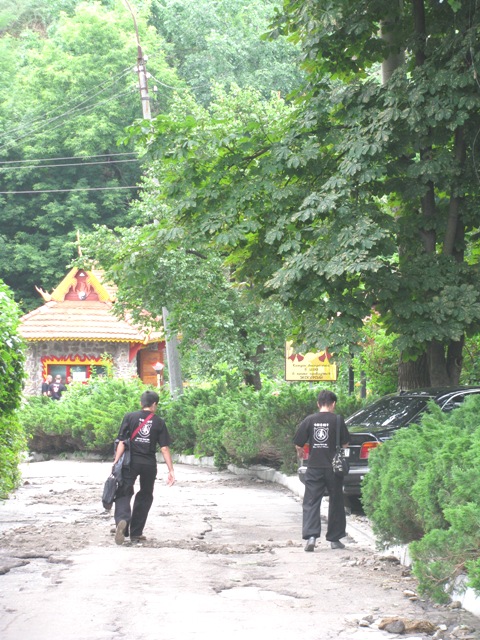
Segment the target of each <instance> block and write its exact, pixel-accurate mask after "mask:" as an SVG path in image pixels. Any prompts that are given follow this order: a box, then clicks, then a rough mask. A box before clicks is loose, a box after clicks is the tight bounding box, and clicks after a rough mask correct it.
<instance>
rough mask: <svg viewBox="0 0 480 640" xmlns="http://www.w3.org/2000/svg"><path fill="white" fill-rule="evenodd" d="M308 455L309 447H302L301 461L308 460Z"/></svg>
mask: <svg viewBox="0 0 480 640" xmlns="http://www.w3.org/2000/svg"><path fill="white" fill-rule="evenodd" d="M309 455H310V445H308V444H305V445H303V459H304V460H308V456H309Z"/></svg>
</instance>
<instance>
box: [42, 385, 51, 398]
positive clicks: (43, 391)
mask: <svg viewBox="0 0 480 640" xmlns="http://www.w3.org/2000/svg"><path fill="white" fill-rule="evenodd" d="M49 388H50V384H49V383H48V382H42V396H43V394H44V393H48V390H49Z"/></svg>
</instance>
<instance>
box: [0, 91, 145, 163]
mask: <svg viewBox="0 0 480 640" xmlns="http://www.w3.org/2000/svg"><path fill="white" fill-rule="evenodd" d="M134 90H135V87H131V88H130V89H128V90H126V91H122V92H120V93H117V94H116V95H114V96H111V97H109V98H106V99H105V100H100V102H97V103H95V104H93V105H87V106H86V107H82V108H81V109H79V108H78V105H77V107H74V108H72V109H69V110H68V111H65V112H64V113H62V114H60V115H59V116H56V117H55V118H51V119H50V120H49V121H46V122H45V123H43V124H42V125H40V126H38V127H34V128H33V129H30V131H27V132H26V133H24V134H23V135H20V136H18V137H17V138H15V139H14V140H10V141H9V142H7V143H5V144H4V145H2V146H0V151H1V150H2V149H5V148H6V147H10V146H12V145H13V144H14V143H16V142H19V141H20V140H22V139H23V138H26V137H27V136H30V135H32V134H33V133H35V132H38V131H39V130H42V128H43V127H44V126H46V125H48V124H50V123H52V122H55V120H58V119H59V118H64V117H65V116H68V115H69V114H72V113H75V111H77V112H78V113H77V115H80V112H81V111H83V112H84V113H88V111H89V110H90V111H91V110H92V109H95V108H96V107H98V106H100V105H101V104H105V103H106V102H110V101H111V100H115V99H116V98H119V97H121V96H123V95H125V94H127V93H132V92H133V91H134ZM99 93H102V92H101V91H100V92H99ZM96 95H98V94H95V96H96ZM95 96H93V97H95ZM80 104H83V103H80ZM63 124H64V123H63V122H60V123H59V124H57V125H56V126H54V127H52V128H50V129H47V130H46V131H44V133H48V132H50V131H54V130H55V129H58V127H61V126H62V125H63Z"/></svg>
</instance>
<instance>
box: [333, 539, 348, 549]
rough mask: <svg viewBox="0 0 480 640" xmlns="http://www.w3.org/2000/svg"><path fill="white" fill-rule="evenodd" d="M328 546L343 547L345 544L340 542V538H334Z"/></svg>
mask: <svg viewBox="0 0 480 640" xmlns="http://www.w3.org/2000/svg"><path fill="white" fill-rule="evenodd" d="M330 546H331V547H332V549H345V545H344V544H343V542H340V540H334V541H333V542H331V543H330Z"/></svg>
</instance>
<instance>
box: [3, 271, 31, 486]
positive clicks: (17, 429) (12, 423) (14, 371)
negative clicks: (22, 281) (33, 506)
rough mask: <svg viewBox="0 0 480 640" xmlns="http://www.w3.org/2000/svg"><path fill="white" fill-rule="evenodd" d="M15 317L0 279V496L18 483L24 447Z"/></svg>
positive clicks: (15, 309) (21, 355)
mask: <svg viewBox="0 0 480 640" xmlns="http://www.w3.org/2000/svg"><path fill="white" fill-rule="evenodd" d="M18 318H19V312H18V307H17V305H16V304H15V302H14V301H13V297H12V294H11V291H10V290H9V289H8V287H6V286H5V284H4V283H3V282H2V281H1V280H0V498H6V497H7V495H8V493H9V492H10V491H12V490H13V489H14V488H15V487H16V486H17V484H18V481H19V479H20V474H19V471H18V463H19V461H20V454H21V452H22V451H23V450H24V447H25V435H24V432H23V429H22V428H21V426H20V423H19V420H18V414H17V413H16V410H17V409H18V407H19V405H20V398H21V393H22V383H23V378H24V371H23V363H24V352H23V344H22V341H21V339H20V337H19V336H18V334H17V326H18Z"/></svg>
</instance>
